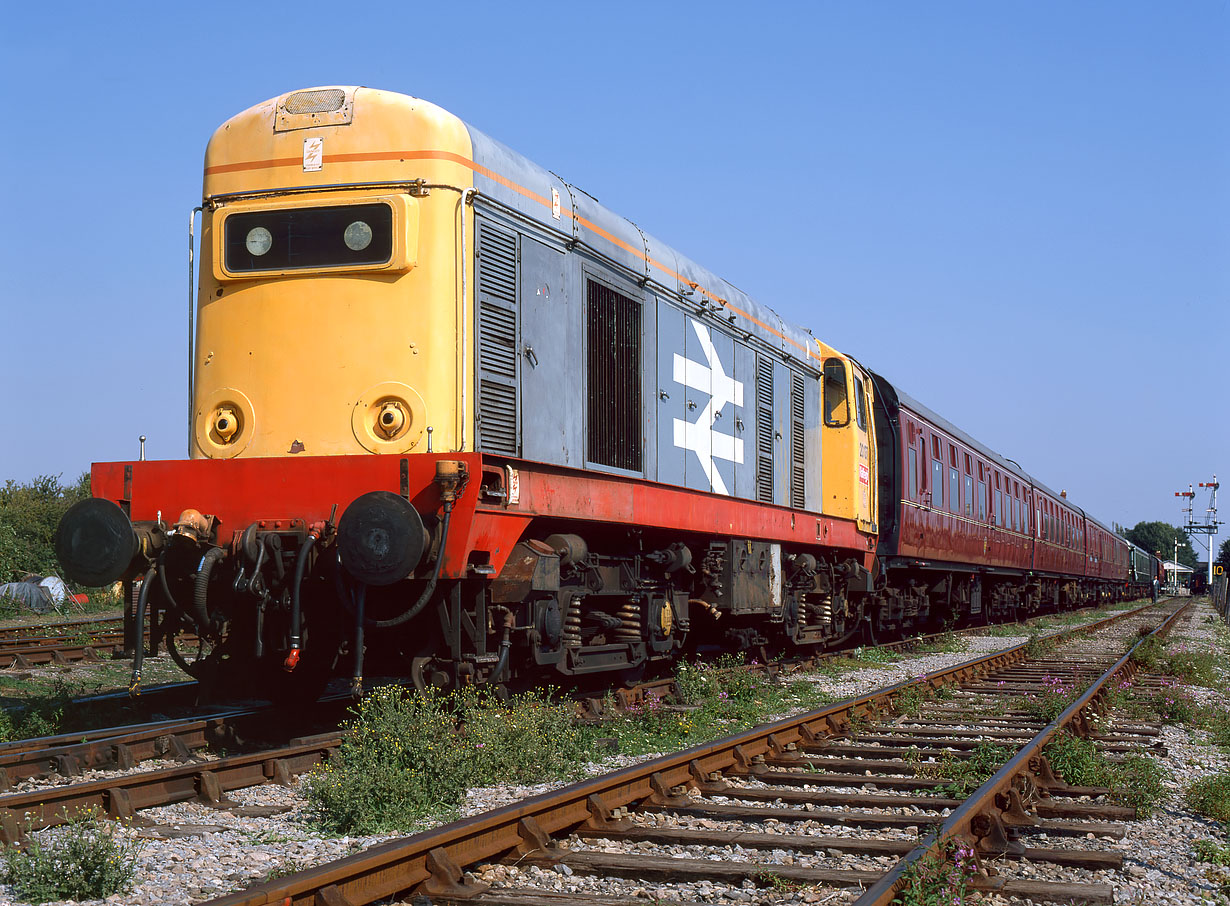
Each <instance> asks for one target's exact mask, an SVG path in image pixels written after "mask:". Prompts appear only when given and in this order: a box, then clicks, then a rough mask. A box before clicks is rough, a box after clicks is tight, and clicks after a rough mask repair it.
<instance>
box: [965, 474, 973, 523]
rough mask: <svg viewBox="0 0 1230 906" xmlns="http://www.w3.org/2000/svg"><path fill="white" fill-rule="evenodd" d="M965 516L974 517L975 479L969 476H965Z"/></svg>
mask: <svg viewBox="0 0 1230 906" xmlns="http://www.w3.org/2000/svg"><path fill="white" fill-rule="evenodd" d="M965 515H966V516H971V517H972V516H973V515H974V479H973V478H972V477H971V476H969V475H966V476H965Z"/></svg>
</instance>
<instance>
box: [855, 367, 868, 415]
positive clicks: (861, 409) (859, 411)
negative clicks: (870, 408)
mask: <svg viewBox="0 0 1230 906" xmlns="http://www.w3.org/2000/svg"><path fill="white" fill-rule="evenodd" d="M865 399H866V398H865V397H864V396H863V379H862V378H861V377H859V376H858V375H857V374H856V375H855V376H854V417H855V419H856V420H857V421H858V426H859V427H860V428H863V429H866V427H867V404H866V403H865V402H864V400H865Z"/></svg>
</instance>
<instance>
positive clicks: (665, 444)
mask: <svg viewBox="0 0 1230 906" xmlns="http://www.w3.org/2000/svg"><path fill="white" fill-rule="evenodd" d="M683 330H684V318H683V312H681V311H679V310H678V309H677V308H673V307H671V305H670V304H669V303H667V302H665V301H664V300H662V299H658V388H657V418H658V481H661V482H665V483H666V484H673V485H682V484H683V469H684V465H683V461H684V452H685V451H684V449H683V447H682V446H678V445H677V444H676V443H675V422H677V421H681V420H682V419H683V417H684V413H685V412H686V410H685V409H684V393H685V392H686V389H687V388H685V387H684V386H683V385H682V384H678V383H676V382H675V356H676V355H677V354H679V353H681V352H682V351H683Z"/></svg>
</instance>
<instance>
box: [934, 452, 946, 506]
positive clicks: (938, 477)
mask: <svg viewBox="0 0 1230 906" xmlns="http://www.w3.org/2000/svg"><path fill="white" fill-rule="evenodd" d="M931 446H932V450H931V506H932V507H933V508H934V509H937V510H942V509H943V508H944V460H942V459H940V439H939V438H938V437H933V438H931Z"/></svg>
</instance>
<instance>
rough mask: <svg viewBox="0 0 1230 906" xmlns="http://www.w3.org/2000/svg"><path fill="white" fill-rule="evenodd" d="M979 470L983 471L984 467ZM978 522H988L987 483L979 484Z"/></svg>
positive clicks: (981, 482)
mask: <svg viewBox="0 0 1230 906" xmlns="http://www.w3.org/2000/svg"><path fill="white" fill-rule="evenodd" d="M978 468H979V469H981V468H982V466H979V467H978ZM978 521H979V522H986V521H987V483H986V482H985V481H980V482H978Z"/></svg>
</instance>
